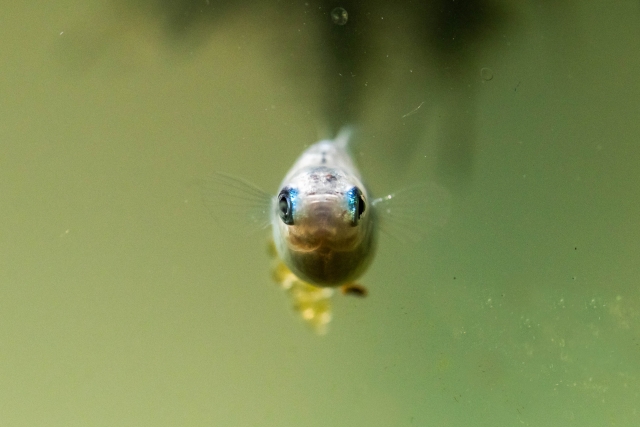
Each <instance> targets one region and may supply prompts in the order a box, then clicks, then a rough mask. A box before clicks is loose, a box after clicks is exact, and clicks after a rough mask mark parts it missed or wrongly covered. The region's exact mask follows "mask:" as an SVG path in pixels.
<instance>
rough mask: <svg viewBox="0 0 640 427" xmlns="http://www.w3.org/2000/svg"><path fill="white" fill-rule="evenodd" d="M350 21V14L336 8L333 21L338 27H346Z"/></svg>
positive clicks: (340, 8) (332, 17)
mask: <svg viewBox="0 0 640 427" xmlns="http://www.w3.org/2000/svg"><path fill="white" fill-rule="evenodd" d="M347 19H349V14H348V13H347V11H346V10H345V9H344V8H343V7H336V8H335V9H333V10H332V11H331V21H332V22H333V23H334V24H336V25H344V24H346V23H347Z"/></svg>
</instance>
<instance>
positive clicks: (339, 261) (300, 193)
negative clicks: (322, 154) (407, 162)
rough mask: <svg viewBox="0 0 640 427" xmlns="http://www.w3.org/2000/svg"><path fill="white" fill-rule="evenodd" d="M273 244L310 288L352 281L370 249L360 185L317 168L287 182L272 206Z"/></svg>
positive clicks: (336, 171)
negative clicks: (308, 283) (312, 285)
mask: <svg viewBox="0 0 640 427" xmlns="http://www.w3.org/2000/svg"><path fill="white" fill-rule="evenodd" d="M273 210H274V219H273V223H274V224H273V225H274V230H273V231H274V241H275V243H276V247H277V248H278V251H279V252H280V254H281V256H282V258H283V259H284V261H285V262H286V263H287V264H288V265H289V267H290V268H291V269H292V270H293V271H294V272H295V273H296V274H298V275H299V276H300V277H301V278H303V279H304V280H307V281H309V282H311V283H312V284H321V285H324V284H329V285H338V284H341V282H342V283H344V282H345V281H347V280H349V279H350V278H352V277H354V276H355V275H356V274H357V273H358V272H359V271H360V267H361V265H362V264H363V262H364V260H365V259H366V258H368V256H367V255H368V252H369V250H370V247H371V245H372V234H373V227H372V212H371V209H370V206H369V200H368V195H367V192H366V189H365V187H364V186H363V184H362V182H361V181H360V179H359V178H358V177H356V176H352V175H349V174H347V173H345V172H343V171H341V170H339V169H332V168H328V167H317V168H312V169H308V170H303V171H301V172H300V173H298V174H296V175H295V176H292V177H290V179H288V180H287V182H286V183H285V184H283V186H282V188H281V189H280V191H279V193H278V196H277V197H276V198H275V200H274V207H273Z"/></svg>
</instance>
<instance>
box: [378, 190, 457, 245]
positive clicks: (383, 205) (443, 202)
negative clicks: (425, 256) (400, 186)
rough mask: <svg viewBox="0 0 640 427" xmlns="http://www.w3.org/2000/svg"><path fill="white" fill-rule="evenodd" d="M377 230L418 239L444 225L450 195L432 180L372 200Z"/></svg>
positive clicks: (448, 208) (449, 205)
mask: <svg viewBox="0 0 640 427" xmlns="http://www.w3.org/2000/svg"><path fill="white" fill-rule="evenodd" d="M372 204H373V206H375V208H376V211H377V214H378V217H379V218H380V229H381V230H382V231H383V232H385V233H386V234H389V235H390V236H392V237H394V238H396V239H398V240H399V241H402V242H405V241H412V242H417V241H420V240H422V239H424V238H425V237H426V236H427V235H428V234H429V233H430V232H431V231H433V230H434V229H437V228H439V227H442V226H444V225H445V224H446V223H447V220H448V219H449V216H450V214H451V195H450V194H449V192H448V191H447V190H446V189H444V188H443V187H440V186H439V185H437V184H435V183H431V182H429V183H422V184H417V185H414V186H412V187H409V188H406V189H404V190H400V191H398V192H396V193H393V194H389V195H388V196H385V197H380V198H378V199H375V200H373V202H372Z"/></svg>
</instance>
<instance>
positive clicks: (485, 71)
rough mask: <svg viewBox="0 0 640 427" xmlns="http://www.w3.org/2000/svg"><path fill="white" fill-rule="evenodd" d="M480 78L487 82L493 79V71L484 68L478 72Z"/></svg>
mask: <svg viewBox="0 0 640 427" xmlns="http://www.w3.org/2000/svg"><path fill="white" fill-rule="evenodd" d="M480 76H481V77H482V80H484V81H485V82H488V81H489V80H491V79H492V78H493V71H491V68H487V67H485V68H483V69H481V70H480Z"/></svg>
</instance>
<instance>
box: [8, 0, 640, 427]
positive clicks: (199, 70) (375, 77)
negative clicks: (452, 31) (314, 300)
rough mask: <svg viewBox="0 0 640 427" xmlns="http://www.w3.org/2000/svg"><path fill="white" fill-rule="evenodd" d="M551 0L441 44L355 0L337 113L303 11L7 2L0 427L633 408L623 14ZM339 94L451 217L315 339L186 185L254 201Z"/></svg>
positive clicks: (386, 167) (398, 12)
mask: <svg viewBox="0 0 640 427" xmlns="http://www.w3.org/2000/svg"><path fill="white" fill-rule="evenodd" d="M557 3H559V4H554V5H552V4H550V2H540V1H536V2H534V1H529V2H525V1H520V2H510V3H504V2H503V3H492V4H491V5H492V6H494V8H495V9H496V10H500V11H501V13H498V14H496V16H500V22H499V23H496V22H494V21H491V20H489V21H483V22H489V23H490V24H487V25H488V28H489V30H488V32H487V35H486V37H484V38H478V39H474V38H472V37H470V36H468V35H467V37H466V38H465V37H464V34H463V37H462V42H461V47H460V50H459V51H456V50H453V51H447V52H446V53H442V50H438V47H437V46H428V45H425V43H423V42H422V41H420V40H416V38H415V37H414V36H413V33H412V32H411V31H410V28H411V27H409V26H408V25H407V15H406V14H405V13H403V10H402V9H401V8H398V7H395V8H394V7H393V6H392V5H386V6H385V5H372V6H371V9H370V10H367V11H366V12H367V13H368V15H367V19H368V22H369V24H368V25H369V26H368V28H370V31H369V32H367V33H366V34H365V35H366V40H367V41H366V43H365V45H366V49H367V55H366V56H364V57H358V58H360V59H359V60H360V62H359V63H358V64H357V65H358V70H359V71H358V73H357V74H353V75H349V76H344V75H340V76H339V78H340V79H351V80H350V83H349V85H351V86H350V87H351V88H352V90H353V92H354V93H355V94H357V102H356V100H355V99H354V100H353V103H352V104H351V103H350V100H351V98H349V97H348V96H343V95H344V93H343V92H339V91H338V92H335V88H340V87H341V84H342V83H340V81H339V79H338V78H337V77H336V76H335V75H333V74H331V71H330V70H329V71H327V68H326V67H324V65H326V64H324V63H323V60H322V58H323V57H322V55H320V53H321V52H324V51H326V40H325V39H324V38H323V37H322V31H321V30H322V28H323V26H326V25H331V23H330V18H329V14H328V12H329V11H328V10H325V11H324V12H323V13H324V15H322V14H321V15H318V14H317V13H310V12H309V8H310V7H312V6H314V4H311V5H308V4H307V5H305V4H304V3H292V4H287V5H284V4H281V3H278V4H275V5H274V4H267V3H264V5H262V6H260V7H258V6H255V5H250V4H248V3H244V4H242V3H241V4H240V5H239V6H238V7H235V8H227V9H225V13H224V15H223V16H221V17H220V19H217V20H215V21H213V22H214V24H211V25H206V21H204V20H203V22H204V23H202V22H201V23H199V24H198V25H195V26H193V28H189V29H188V31H184V32H181V31H175V28H173V27H177V28H178V29H180V28H182V27H181V25H183V24H181V21H179V20H178V22H177V23H175V22H174V23H172V22H170V19H169V17H170V12H169V11H167V10H164V9H162V8H161V7H160V6H161V5H162V4H163V3H162V2H158V3H157V4H155V3H154V4H146V3H144V2H138V3H135V4H133V5H127V4H125V3H124V2H107V1H104V0H103V1H97V0H96V1H91V2H79V1H77V0H67V1H61V2H55V3H52V4H46V5H45V4H37V2H36V3H34V2H14V3H12V4H11V5H7V4H5V5H3V6H0V11H1V12H2V14H1V15H2V18H1V19H2V25H0V45H1V48H0V51H1V52H2V60H1V61H2V62H1V64H0V71H1V78H0V111H1V114H0V147H1V149H0V224H1V225H0V245H1V246H0V251H1V252H0V253H1V257H0V425H2V426H31V427H33V426H48V427H52V426H154V427H159V426H412V425H415V426H427V425H439V426H444V425H446V426H509V425H531V426H554V425H557V426H574V425H575V426H613V425H617V426H632V425H640V412H639V411H640V409H639V408H640V405H639V404H640V280H639V278H640V262H639V253H640V252H639V247H638V242H639V241H640V225H639V221H638V219H639V213H640V209H639V208H640V202H639V201H640V197H639V195H640V194H639V190H638V182H639V181H640V172H639V170H640V168H639V167H638V165H639V164H640V147H639V145H638V144H639V142H640V138H639V137H640V3H638V2H636V1H626V2H616V5H615V7H613V6H612V5H611V4H609V3H603V2H596V1H590V2H573V1H569V2H557ZM216 5H218V4H217V3H215V2H212V3H211V4H209V2H202V5H201V6H199V8H195V9H193V8H192V9H189V13H191V14H197V13H198V10H200V11H202V10H204V9H205V8H206V7H215V6H216ZM360 10H362V9H360ZM172 12H175V11H172ZM200 13H203V14H204V12H200ZM318 16H324V17H325V18H326V20H324V21H323V20H322V19H319V18H318ZM350 19H352V21H351V22H355V23H357V22H359V21H358V17H357V16H352V17H351V18H350ZM360 22H362V20H360ZM168 23H169V24H171V25H169V24H168ZM348 25H350V24H349V23H347V25H345V27H348ZM354 25H355V24H354ZM172 26H173V27H172ZM184 26H185V27H186V24H184ZM169 27H171V28H169ZM408 28H409V29H408ZM438 34H440V33H438ZM440 36H441V37H444V36H442V34H440ZM436 40H437V37H436ZM471 40H474V42H473V43H471V42H470V41H471ZM466 42H469V43H468V45H467V44H465V43H466ZM452 52H453V53H452ZM362 58H364V59H362ZM483 69H484V70H483ZM332 85H333V86H332ZM354 96H355V95H354ZM331 100H337V101H336V105H340V106H342V108H345V107H344V106H345V105H347V107H346V110H348V111H347V112H344V113H340V114H345V115H346V114H351V116H349V118H348V120H353V119H354V118H356V117H357V120H358V123H357V124H358V126H359V128H360V131H361V133H360V143H359V145H358V147H357V161H358V162H359V163H360V165H361V169H362V172H363V175H364V176H365V178H366V179H367V182H368V183H369V184H370V186H371V188H372V190H373V191H374V192H376V193H377V194H385V193H386V192H389V191H393V190H395V189H397V188H402V187H403V186H407V185H410V184H411V183H415V182H418V181H422V180H425V179H428V180H433V181H436V182H439V183H440V184H442V185H444V186H446V187H447V188H449V190H450V192H451V195H452V199H453V206H452V207H453V209H452V214H451V216H450V218H449V221H448V224H447V226H446V227H444V228H443V229H441V230H436V231H435V232H434V233H432V234H431V236H430V238H429V239H428V240H426V241H424V242H421V243H418V244H415V245H406V244H403V243H399V242H397V241H394V240H393V239H383V240H382V242H381V245H380V249H379V252H378V256H377V258H376V260H375V262H374V264H373V266H372V267H371V269H370V270H369V271H368V273H367V274H366V275H365V276H364V277H363V279H362V281H363V283H365V284H366V285H367V286H368V287H369V290H370V296H369V297H368V298H366V299H363V300H357V299H350V298H339V299H337V300H336V303H335V307H334V320H333V321H332V323H331V325H330V326H331V328H330V332H329V334H328V335H326V336H324V337H318V336H315V335H314V334H313V333H311V332H310V331H309V330H308V329H307V328H305V327H304V325H303V324H302V323H301V322H300V321H299V320H298V319H297V318H296V316H295V314H294V313H293V312H292V311H291V310H290V307H289V304H290V303H289V301H288V300H287V299H286V295H285V294H283V293H282V292H281V291H280V290H278V289H277V287H276V286H275V285H274V284H273V283H272V282H271V280H270V276H269V268H270V259H269V257H268V255H267V253H266V238H265V239H263V238H262V236H257V237H256V236H253V237H251V238H246V237H243V236H238V235H237V234H233V233H231V232H229V231H226V230H225V229H224V228H221V227H220V225H219V224H217V223H216V222H215V221H212V219H211V218H210V216H209V215H208V213H207V212H206V210H205V209H204V208H203V207H202V204H201V203H200V200H199V195H198V192H197V190H196V189H195V188H193V186H190V185H189V183H190V182H192V181H193V180H195V179H200V178H203V177H206V176H208V175H209V174H211V173H212V172H213V171H216V170H223V171H226V172H229V173H232V174H236V175H240V176H242V177H244V178H246V179H247V180H250V181H252V182H255V183H257V184H259V185H261V186H262V187H263V188H265V189H268V190H270V191H271V190H273V191H274V190H275V188H276V186H277V185H278V183H279V181H280V179H281V178H282V176H283V174H284V173H285V172H286V170H287V168H288V167H289V166H290V165H291V163H292V162H293V161H294V160H295V158H296V157H297V156H298V154H299V153H300V152H301V150H302V149H303V148H304V146H305V145H308V144H310V143H312V142H314V141H315V140H316V139H317V137H318V134H319V132H321V129H322V128H323V127H327V126H328V127H331V126H335V125H336V124H338V122H340V118H341V115H338V114H336V115H333V116H332V115H331V114H327V110H328V109H330V107H331V105H332V104H331ZM345 102H346V104H345ZM419 105H420V108H418V109H417V110H415V109H416V107H418V106H419ZM414 110H415V112H414V113H412V114H410V115H407V113H410V112H412V111H414ZM334 111H335V110H334ZM403 116H404V117H403ZM345 118H346V116H345Z"/></svg>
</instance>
